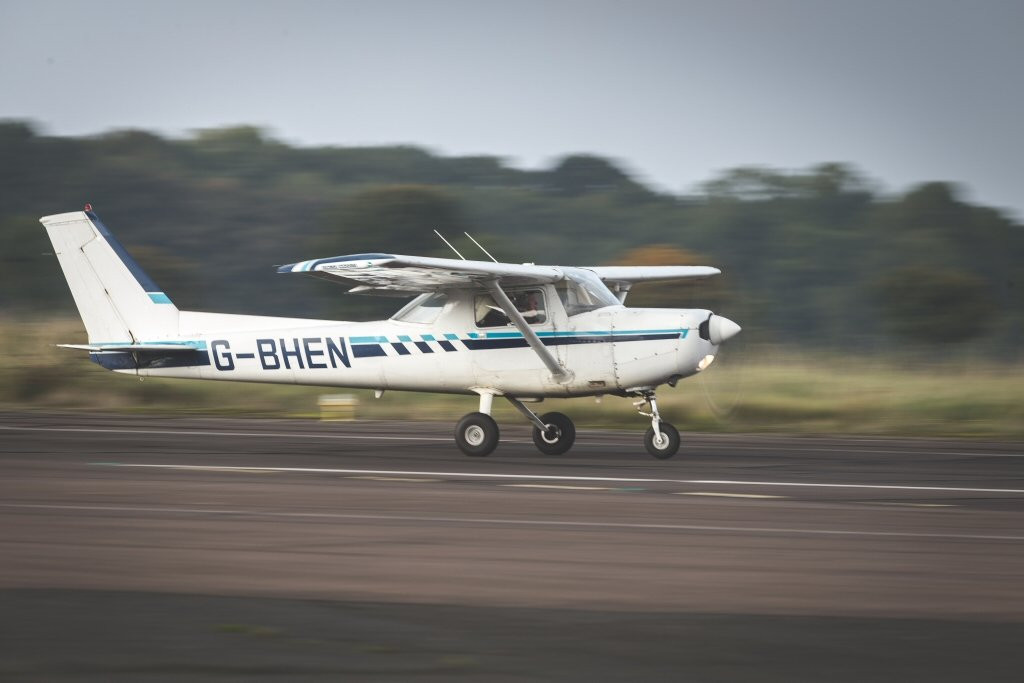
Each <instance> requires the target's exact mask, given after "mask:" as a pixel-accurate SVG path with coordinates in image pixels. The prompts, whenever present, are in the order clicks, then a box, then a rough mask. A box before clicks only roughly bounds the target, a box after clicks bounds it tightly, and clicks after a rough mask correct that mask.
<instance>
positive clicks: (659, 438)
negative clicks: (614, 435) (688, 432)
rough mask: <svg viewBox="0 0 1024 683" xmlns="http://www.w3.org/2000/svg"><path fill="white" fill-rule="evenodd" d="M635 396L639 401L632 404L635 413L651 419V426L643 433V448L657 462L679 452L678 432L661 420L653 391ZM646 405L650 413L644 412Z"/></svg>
mask: <svg viewBox="0 0 1024 683" xmlns="http://www.w3.org/2000/svg"><path fill="white" fill-rule="evenodd" d="M637 395H638V396H640V400H639V401H634V402H633V405H634V406H635V407H636V409H637V412H638V413H640V414H641V415H643V416H644V417H649V418H651V426H650V427H648V428H647V432H645V433H644V447H645V448H646V449H647V452H648V453H650V454H651V455H653V456H654V457H655V458H657V459H658V460H667V459H669V458H671V457H672V456H673V455H675V454H676V452H677V451H678V450H679V430H677V429H676V428H675V427H673V426H672V425H670V424H669V423H668V422H665V421H664V420H662V419H661V414H660V413H659V412H658V400H657V398H656V397H655V395H654V391H641V392H638V394H637ZM648 404H649V405H650V412H648V411H646V410H644V407H645V406H647V405H648Z"/></svg>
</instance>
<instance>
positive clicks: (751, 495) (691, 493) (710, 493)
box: [676, 491, 787, 499]
mask: <svg viewBox="0 0 1024 683" xmlns="http://www.w3.org/2000/svg"><path fill="white" fill-rule="evenodd" d="M676 495H677V496H712V497H714V498H776V499H778V498H787V496H771V495H767V494H764V493H715V492H714V491H678V492H676Z"/></svg>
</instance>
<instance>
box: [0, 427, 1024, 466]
mask: <svg viewBox="0 0 1024 683" xmlns="http://www.w3.org/2000/svg"><path fill="white" fill-rule="evenodd" d="M0 429H7V430H11V431H25V432H72V433H84V434H154V435H175V434H184V435H188V436H225V437H242V438H246V437H247V438H255V439H262V438H267V437H273V438H279V439H336V440H346V439H355V440H359V439H365V440H370V441H447V442H451V441H452V439H451V438H450V437H441V436H391V435H378V434H312V433H289V432H222V431H207V430H202V429H193V430H174V429H117V428H113V427H111V428H100V427H21V426H15V425H0ZM622 436H629V435H628V434H623V435H622ZM729 436H731V435H728V434H722V435H716V436H715V438H716V439H726V438H728V437H729ZM758 438H761V437H758ZM502 443H518V444H525V443H530V442H529V441H517V440H509V439H502ZM576 443H577V444H579V445H584V446H597V447H602V448H609V447H611V448H619V447H620V446H619V445H618V444H611V445H610V444H609V443H608V442H607V441H606V440H605V441H590V440H588V439H587V438H583V439H580V440H578V441H577V442H576ZM696 448H701V449H712V450H714V449H730V450H748V451H765V450H769V451H788V452H806V453H822V452H826V453H829V454H831V453H864V454H868V455H870V454H885V455H906V456H911V457H914V456H918V455H928V456H935V455H948V456H962V457H980V458H1024V453H989V452H985V451H921V452H915V451H905V450H892V449H874V448H850V447H844V446H841V445H836V444H823V445H822V446H821V447H805V446H789V445H782V446H779V445H775V444H772V443H770V442H766V443H765V444H763V445H760V444H758V445H750V444H731V443H730V444H725V443H721V444H718V443H701V444H700V445H699V446H696Z"/></svg>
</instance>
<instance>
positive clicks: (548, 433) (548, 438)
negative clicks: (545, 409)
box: [533, 413, 576, 455]
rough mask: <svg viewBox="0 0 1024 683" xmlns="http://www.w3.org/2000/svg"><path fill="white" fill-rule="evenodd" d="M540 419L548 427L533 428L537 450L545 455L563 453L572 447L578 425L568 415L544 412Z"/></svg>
mask: <svg viewBox="0 0 1024 683" xmlns="http://www.w3.org/2000/svg"><path fill="white" fill-rule="evenodd" d="M540 421H541V422H543V423H544V424H545V425H547V429H544V430H542V429H541V428H540V427H536V426H535V427H534V428H533V443H534V444H536V445H537V450H539V451H540V452H541V453H544V454H545V455H561V454H562V453H565V452H566V451H567V450H569V449H570V448H572V445H573V443H575V442H576V425H574V424H573V423H572V420H570V419H569V416H568V415H564V414H562V413H544V414H543V415H541V416H540Z"/></svg>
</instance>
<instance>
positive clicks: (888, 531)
mask: <svg viewBox="0 0 1024 683" xmlns="http://www.w3.org/2000/svg"><path fill="white" fill-rule="evenodd" d="M502 430H503V431H502V436H503V439H502V443H501V445H500V446H499V448H498V450H497V451H496V452H495V453H494V454H493V455H492V456H490V457H488V458H467V457H465V456H463V455H462V454H461V453H460V452H459V451H458V450H457V449H456V448H455V446H454V443H453V442H452V438H451V431H452V425H449V424H434V423H400V422H356V423H317V422H312V421H299V420H241V419H237V420H226V419H201V418H186V419H174V418H155V417H116V416H102V415H100V416H93V415H80V414H73V415H71V414H65V415H56V414H32V413H7V414H0V444H2V446H0V468H2V469H0V557H2V558H3V559H2V562H0V609H2V613H3V616H2V617H0V622H2V626H0V628H2V629H3V631H2V632H0V654H2V655H3V657H2V661H3V663H2V664H0V667H4V668H0V679H4V678H5V677H7V678H10V679H11V680H181V679H183V678H188V679H193V680H207V679H210V680H253V679H254V678H261V679H263V680H337V679H338V678H339V677H343V676H355V677H357V678H362V677H365V678H372V679H373V680H409V678H416V679H419V680H451V678H453V677H456V676H458V677H464V678H468V679H471V680H472V679H485V680H583V679H587V680H779V681H792V680H824V679H827V680H833V681H845V680H849V681H855V680H856V681H863V680H894V681H895V680H907V679H922V678H928V679H930V680H986V681H988V680H991V681H996V680H1007V681H1009V680H1018V679H1019V672H1020V670H1021V666H1022V665H1024V655H1022V654H1021V652H1020V648H1019V644H1020V643H1021V642H1024V582H1022V579H1021V577H1024V524H1022V521H1024V515H1022V513H1024V444H1020V443H986V442H979V441H957V440H934V439H927V440H926V439H871V438H811V437H788V436H742V435H709V434H684V435H683V446H682V448H681V450H680V454H679V455H678V456H677V457H676V458H675V459H673V460H669V461H657V460H654V459H653V458H650V456H648V455H647V454H646V452H645V451H644V450H643V446H642V444H641V438H640V437H641V433H642V431H641V430H640V429H638V430H637V431H636V432H614V431H593V430H581V431H580V435H579V437H578V440H577V445H576V446H575V447H574V449H573V450H572V451H570V452H569V453H568V454H566V455H563V456H543V455H540V454H539V453H538V452H537V451H536V450H535V449H534V447H533V444H532V442H531V441H530V437H529V431H528V430H527V429H525V428H523V427H521V426H518V425H502ZM125 642H130V643H131V644H132V647H130V648H125V647H123V644H124V643H125Z"/></svg>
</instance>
